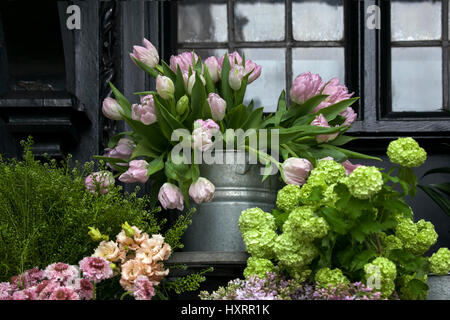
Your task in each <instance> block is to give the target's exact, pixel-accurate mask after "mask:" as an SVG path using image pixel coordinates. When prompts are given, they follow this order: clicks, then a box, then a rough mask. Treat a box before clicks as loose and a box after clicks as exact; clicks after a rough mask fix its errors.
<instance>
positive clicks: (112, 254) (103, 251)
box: [93, 241, 125, 262]
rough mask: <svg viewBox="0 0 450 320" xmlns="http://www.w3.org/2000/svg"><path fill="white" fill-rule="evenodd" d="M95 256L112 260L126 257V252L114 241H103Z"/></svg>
mask: <svg viewBox="0 0 450 320" xmlns="http://www.w3.org/2000/svg"><path fill="white" fill-rule="evenodd" d="M93 256H94V257H100V258H103V259H105V260H108V261H110V262H116V261H118V260H121V261H123V260H124V259H125V252H124V251H122V250H120V249H119V247H118V246H117V244H116V243H115V242H114V241H108V242H106V241H102V242H100V244H99V246H98V247H97V249H95V252H94V254H93Z"/></svg>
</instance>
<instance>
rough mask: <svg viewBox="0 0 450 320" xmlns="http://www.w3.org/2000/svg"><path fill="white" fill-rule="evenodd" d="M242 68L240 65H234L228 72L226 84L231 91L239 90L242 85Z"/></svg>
mask: <svg viewBox="0 0 450 320" xmlns="http://www.w3.org/2000/svg"><path fill="white" fill-rule="evenodd" d="M244 73H245V70H244V67H242V66H240V65H234V66H233V67H232V68H231V70H230V75H229V77H228V83H229V85H230V87H231V89H233V90H235V91H236V90H239V89H240V88H241V84H242V78H243V77H244Z"/></svg>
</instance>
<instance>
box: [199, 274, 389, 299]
mask: <svg viewBox="0 0 450 320" xmlns="http://www.w3.org/2000/svg"><path fill="white" fill-rule="evenodd" d="M200 298H201V299H202V300H379V299H381V293H380V292H375V291H373V289H372V288H369V287H366V286H365V285H364V284H363V283H361V282H355V283H352V284H349V285H344V284H342V285H340V286H338V287H331V286H330V287H329V288H319V287H316V286H314V285H312V284H309V283H305V282H304V283H300V282H298V281H296V280H293V279H289V280H287V279H286V278H284V277H282V276H280V275H279V274H278V273H276V272H268V273H267V276H266V277H263V278H260V277H257V276H254V277H249V278H247V279H245V280H242V279H235V280H232V281H230V282H229V283H228V285H227V286H226V287H220V288H219V289H218V290H217V291H214V292H212V293H208V292H206V291H203V292H201V293H200Z"/></svg>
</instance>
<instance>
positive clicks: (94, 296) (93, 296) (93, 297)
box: [92, 281, 96, 300]
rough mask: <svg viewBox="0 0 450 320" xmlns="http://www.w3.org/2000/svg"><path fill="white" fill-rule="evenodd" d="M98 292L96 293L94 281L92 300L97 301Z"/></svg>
mask: <svg viewBox="0 0 450 320" xmlns="http://www.w3.org/2000/svg"><path fill="white" fill-rule="evenodd" d="M95 298H96V292H95V282H94V281H92V300H95Z"/></svg>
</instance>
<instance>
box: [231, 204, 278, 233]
mask: <svg viewBox="0 0 450 320" xmlns="http://www.w3.org/2000/svg"><path fill="white" fill-rule="evenodd" d="M238 224H239V230H241V234H244V233H246V232H247V231H249V230H260V229H270V230H275V229H276V226H275V218H274V217H273V215H272V214H270V213H267V212H264V211H263V210H261V209H260V208H251V209H247V210H244V211H242V213H241V216H240V217H239V222H238Z"/></svg>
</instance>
